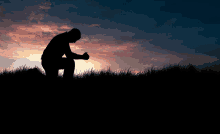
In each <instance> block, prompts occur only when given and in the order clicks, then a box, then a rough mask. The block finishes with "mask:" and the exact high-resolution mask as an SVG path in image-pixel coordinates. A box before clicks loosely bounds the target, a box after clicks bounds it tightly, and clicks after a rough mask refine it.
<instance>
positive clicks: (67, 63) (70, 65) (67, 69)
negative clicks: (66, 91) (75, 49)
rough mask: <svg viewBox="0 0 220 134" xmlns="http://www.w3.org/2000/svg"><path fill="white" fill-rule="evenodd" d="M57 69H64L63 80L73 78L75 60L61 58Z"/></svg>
mask: <svg viewBox="0 0 220 134" xmlns="http://www.w3.org/2000/svg"><path fill="white" fill-rule="evenodd" d="M60 65H61V66H60V67H59V69H64V74H63V78H64V79H65V80H73V74H74V70H75V61H74V60H73V59H68V58H62V59H61V64H60Z"/></svg>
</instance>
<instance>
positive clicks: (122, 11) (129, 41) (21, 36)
mask: <svg viewBox="0 0 220 134" xmlns="http://www.w3.org/2000/svg"><path fill="white" fill-rule="evenodd" d="M219 13H220V1H218V0H0V70H3V69H5V68H6V69H8V70H12V69H16V68H19V67H21V66H26V67H31V68H32V67H35V66H37V67H39V68H41V69H42V70H43V67H42V65H41V59H40V58H41V55H42V53H43V50H44V49H45V48H46V46H47V45H48V43H49V42H50V40H51V39H52V38H53V37H54V36H56V35H58V34H60V33H64V32H66V31H67V32H68V31H70V30H71V29H72V28H77V29H79V30H80V31H81V34H82V36H81V39H80V40H78V41H77V42H76V43H70V44H69V45H70V48H71V50H72V52H74V53H77V54H83V53H84V52H87V53H88V54H89V55H90V59H89V60H75V63H76V65H75V66H76V67H75V73H74V74H76V75H77V74H79V73H83V72H84V71H87V70H91V69H92V68H93V70H96V71H99V70H102V69H104V70H106V69H107V68H108V67H110V68H111V70H112V71H120V70H127V69H128V68H130V70H131V71H132V72H133V73H138V72H139V71H144V69H145V68H148V69H150V68H151V67H152V66H154V67H155V68H163V66H168V65H169V64H171V65H173V64H178V63H180V65H188V64H189V63H191V64H193V65H195V66H197V68H200V69H201V68H203V67H206V66H211V65H215V64H216V65H219V64H220V60H219V58H220V39H219V38H220V15H219ZM61 45H62V44H61ZM64 57H65V56H64ZM25 64H26V65H25ZM43 71H44V70H43ZM62 73H63V70H60V74H62Z"/></svg>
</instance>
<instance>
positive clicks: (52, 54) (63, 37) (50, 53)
mask: <svg viewBox="0 0 220 134" xmlns="http://www.w3.org/2000/svg"><path fill="white" fill-rule="evenodd" d="M68 49H69V50H68ZM67 51H71V50H70V48H69V42H68V40H67V32H65V33H61V34H59V35H56V36H55V37H54V38H53V39H52V40H51V41H50V43H49V44H48V45H47V47H46V48H45V50H44V52H43V54H42V56H41V59H50V60H52V59H60V58H62V56H63V55H64V54H65V52H67Z"/></svg>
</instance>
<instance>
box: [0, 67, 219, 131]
mask: <svg viewBox="0 0 220 134" xmlns="http://www.w3.org/2000/svg"><path fill="white" fill-rule="evenodd" d="M219 80H220V74H219V73H218V72H215V71H212V70H204V71H201V72H200V71H198V70H197V69H196V68H195V67H194V66H192V65H188V66H186V67H180V66H179V65H178V66H170V67H167V68H164V69H162V70H151V71H150V70H148V72H143V73H140V74H137V75H134V74H131V73H130V72H129V70H128V71H127V72H121V73H119V74H116V73H113V72H111V71H110V69H109V70H107V71H101V72H98V73H97V72H93V71H91V72H90V73H89V72H88V73H85V74H84V75H82V76H81V77H80V76H79V77H77V76H75V77H74V80H73V81H64V80H63V78H62V77H61V76H59V77H58V78H57V79H56V80H53V81H50V80H49V79H48V78H46V76H45V75H44V74H43V73H42V72H41V71H40V69H38V68H33V69H27V68H23V69H18V70H17V71H15V72H7V71H5V72H3V73H1V74H0V83H1V88H0V95H1V100H2V103H1V104H2V109H3V110H2V111H3V112H5V113H4V114H3V115H8V116H6V117H7V118H8V117H13V119H14V118H17V117H22V118H23V117H24V116H27V117H28V118H29V117H31V119H32V118H40V117H44V116H46V117H47V116H48V115H52V114H53V113H54V111H55V112H57V113H60V112H62V113H64V112H65V114H64V115H66V116H70V115H73V116H74V118H75V117H77V118H78V117H79V118H80V120H81V118H83V121H84V120H86V119H89V120H91V121H94V120H97V119H100V120H106V121H108V120H109V121H112V122H114V121H115V122H116V123H117V122H118V121H119V122H120V120H121V121H123V122H125V123H126V122H127V123H131V122H133V123H134V124H136V125H137V126H140V125H143V124H144V123H143V121H148V122H149V123H150V124H153V126H154V127H155V126H158V125H156V124H158V122H159V123H160V124H161V126H162V127H164V128H168V127H172V129H173V128H176V129H179V130H182V129H184V130H185V125H187V128H189V126H192V127H193V128H195V125H197V126H202V125H204V124H205V127H207V126H208V125H210V126H212V127H213V126H215V125H216V123H214V122H215V121H213V120H215V119H216V117H217V114H218V110H217V108H218V102H219V101H218V100H219V99H218V98H219V91H218V90H219V87H218V85H219V84H218V82H219ZM66 113H68V114H66ZM20 115H23V116H20ZM54 117H56V115H54V116H53V118H54ZM66 118H67V119H69V117H66ZM19 120H21V119H18V121H19ZM169 122H172V126H170V123H169ZM122 124H123V123H122ZM154 124H155V125H154ZM120 125H121V122H120ZM182 126H183V127H184V128H182Z"/></svg>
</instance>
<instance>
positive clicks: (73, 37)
mask: <svg viewBox="0 0 220 134" xmlns="http://www.w3.org/2000/svg"><path fill="white" fill-rule="evenodd" d="M67 34H68V40H69V43H75V42H76V41H77V40H79V39H80V38H81V32H80V31H79V29H77V28H73V29H72V30H71V31H69V32H68V33H67Z"/></svg>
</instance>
